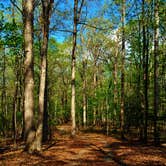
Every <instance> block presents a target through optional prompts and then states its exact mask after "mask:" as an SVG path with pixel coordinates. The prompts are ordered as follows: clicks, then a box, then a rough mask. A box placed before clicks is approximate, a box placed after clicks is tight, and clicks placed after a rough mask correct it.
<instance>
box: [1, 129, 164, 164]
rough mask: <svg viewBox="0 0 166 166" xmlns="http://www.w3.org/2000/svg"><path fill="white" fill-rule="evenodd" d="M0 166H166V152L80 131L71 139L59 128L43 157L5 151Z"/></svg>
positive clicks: (45, 149) (160, 148)
mask: <svg viewBox="0 0 166 166" xmlns="http://www.w3.org/2000/svg"><path fill="white" fill-rule="evenodd" d="M0 165H4V166H17V165H37V166H43V165H47V166H57V165H59V166H61V165H62V166H63V165H66V166H118V165H120V166H123V165H129V166H130V165H131V166H132V165H133V166H134V165H139V166H140V165H151V166H152V165H166V149H165V148H164V147H159V148H156V147H153V146H142V145H140V144H129V142H122V141H120V140H118V139H115V138H112V137H107V136H105V135H103V134H100V133H88V132H80V133H78V135H77V136H76V137H74V138H72V137H71V136H70V127H69V126H59V127H58V130H57V131H56V132H55V135H54V142H52V144H50V145H49V146H48V145H45V146H44V147H43V152H42V153H41V154H35V155H30V154H27V153H25V152H23V151H22V150H17V151H4V152H3V153H2V154H0Z"/></svg>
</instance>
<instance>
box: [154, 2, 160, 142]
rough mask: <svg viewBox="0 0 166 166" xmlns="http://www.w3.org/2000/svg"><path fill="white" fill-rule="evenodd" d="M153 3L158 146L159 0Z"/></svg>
mask: <svg viewBox="0 0 166 166" xmlns="http://www.w3.org/2000/svg"><path fill="white" fill-rule="evenodd" d="M154 2H155V3H154V17H155V25H154V143H155V145H159V143H160V138H159V132H158V129H157V113H158V111H159V83H158V76H159V69H158V61H159V60H158V59H159V0H155V1H154Z"/></svg>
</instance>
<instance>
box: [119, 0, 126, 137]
mask: <svg viewBox="0 0 166 166" xmlns="http://www.w3.org/2000/svg"><path fill="white" fill-rule="evenodd" d="M125 3H126V1H125V0H123V1H122V13H121V21H122V63H121V104H120V105H121V109H120V131H121V137H122V138H124V97H125V96H124V95H125V94H124V93H125V92H124V91H125V90H124V87H125V86H124V82H125V54H126V53H125V51H126V50H125Z"/></svg>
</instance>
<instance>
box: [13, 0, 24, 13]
mask: <svg viewBox="0 0 166 166" xmlns="http://www.w3.org/2000/svg"><path fill="white" fill-rule="evenodd" d="M10 2H11V3H12V5H13V6H14V7H16V8H17V10H18V11H19V12H20V13H21V14H23V12H22V9H20V8H19V6H18V5H17V4H16V3H15V0H10Z"/></svg>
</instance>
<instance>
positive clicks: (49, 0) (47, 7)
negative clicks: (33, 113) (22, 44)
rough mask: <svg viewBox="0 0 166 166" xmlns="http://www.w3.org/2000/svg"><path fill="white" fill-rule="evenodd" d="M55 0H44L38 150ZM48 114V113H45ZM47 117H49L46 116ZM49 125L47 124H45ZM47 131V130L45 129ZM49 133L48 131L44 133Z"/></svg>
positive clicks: (41, 135)
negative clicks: (51, 18)
mask: <svg viewBox="0 0 166 166" xmlns="http://www.w3.org/2000/svg"><path fill="white" fill-rule="evenodd" d="M52 4H53V0H42V19H43V21H42V35H43V39H42V40H43V41H42V46H41V65H40V86H39V115H38V126H37V130H36V150H37V151H41V145H42V138H43V127H44V126H43V120H44V112H46V111H47V110H44V108H46V107H45V106H44V105H45V104H47V103H46V100H47V99H46V94H45V92H46V88H47V87H46V80H47V77H46V76H47V50H48V39H49V23H50V20H49V19H50V15H51V8H52ZM45 115H46V116H47V113H45ZM45 118H47V117H45ZM45 125H47V124H45ZM44 131H46V130H44ZM44 134H47V133H44Z"/></svg>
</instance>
